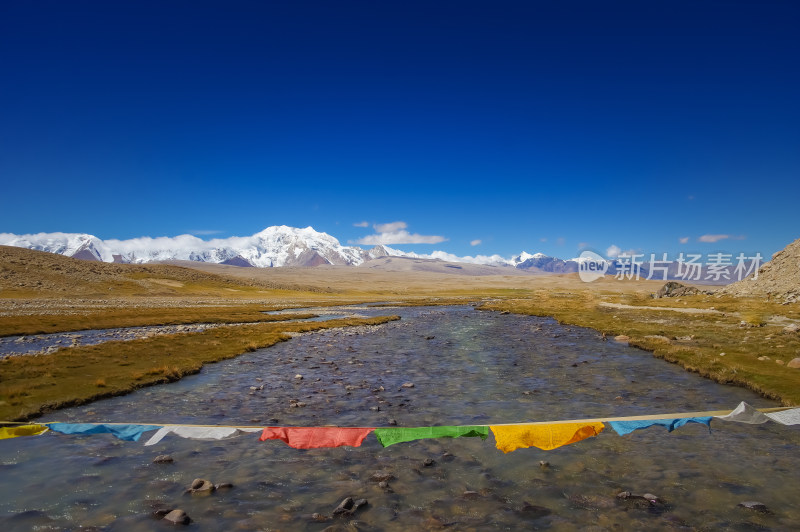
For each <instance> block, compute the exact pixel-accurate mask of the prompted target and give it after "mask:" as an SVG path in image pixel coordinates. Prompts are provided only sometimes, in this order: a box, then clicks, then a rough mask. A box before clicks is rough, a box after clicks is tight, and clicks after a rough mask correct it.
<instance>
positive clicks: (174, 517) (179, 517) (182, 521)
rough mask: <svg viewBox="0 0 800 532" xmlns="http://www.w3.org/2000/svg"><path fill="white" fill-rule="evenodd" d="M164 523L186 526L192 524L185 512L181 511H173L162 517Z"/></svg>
mask: <svg viewBox="0 0 800 532" xmlns="http://www.w3.org/2000/svg"><path fill="white" fill-rule="evenodd" d="M164 521H166V522H168V523H172V524H173V525H188V524H189V523H191V522H192V520H191V519H190V518H189V516H188V515H186V512H184V511H183V510H179V509H175V510H172V511H171V512H170V513H168V514H167V515H165V516H164Z"/></svg>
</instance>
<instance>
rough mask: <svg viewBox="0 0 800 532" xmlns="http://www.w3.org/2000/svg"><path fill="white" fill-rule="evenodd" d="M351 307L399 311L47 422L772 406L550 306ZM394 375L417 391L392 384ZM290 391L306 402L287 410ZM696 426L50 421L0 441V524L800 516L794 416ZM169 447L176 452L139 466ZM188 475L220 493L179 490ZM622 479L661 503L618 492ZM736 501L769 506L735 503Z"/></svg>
mask: <svg viewBox="0 0 800 532" xmlns="http://www.w3.org/2000/svg"><path fill="white" fill-rule="evenodd" d="M358 313H359V314H365V315H377V314H390V313H396V314H399V315H401V316H402V318H403V319H402V320H401V321H397V322H392V323H389V324H386V325H383V326H379V327H374V328H369V329H364V328H358V329H340V330H330V331H323V332H319V333H311V334H306V335H302V336H299V337H296V338H294V339H292V340H290V341H288V342H283V343H281V344H279V345H276V346H274V347H271V348H268V349H262V350H259V351H256V352H253V353H249V354H246V355H243V356H241V357H238V358H236V359H234V360H230V361H226V362H222V363H218V364H213V365H210V366H207V367H206V368H204V370H203V371H202V372H201V373H200V374H198V375H195V376H192V377H188V378H185V379H183V380H181V381H179V382H177V383H174V384H169V385H162V386H157V387H152V388H147V389H144V390H141V391H139V392H136V393H133V394H130V395H128V396H125V397H119V398H114V399H109V400H104V401H100V402H97V403H93V404H91V405H87V406H84V407H79V408H71V409H66V410H62V411H59V412H56V413H53V414H51V415H50V416H49V417H47V418H46V419H45V420H46V421H55V420H58V421H72V422H79V421H88V422H98V421H108V422H143V423H156V424H167V423H196V424H220V425H222V424H238V425H261V426H265V425H275V424H277V425H288V426H294V425H299V426H314V425H326V424H338V425H342V426H387V425H388V424H389V423H390V420H394V421H396V423H397V424H398V426H426V425H455V424H490V423H512V422H520V421H547V420H561V419H577V418H588V417H603V416H621V415H641V414H655V413H662V412H663V413H672V412H691V411H701V410H715V409H728V408H730V409H732V408H733V407H735V406H736V405H737V404H738V402H739V401H742V400H744V401H747V402H749V403H750V404H753V405H754V406H758V407H769V406H777V405H776V404H775V403H773V402H771V401H767V400H765V399H761V398H759V397H758V396H756V395H755V394H753V393H751V392H749V391H747V390H744V389H740V388H734V387H726V386H722V385H719V384H715V383H713V382H711V381H708V380H706V379H703V378H700V377H698V376H696V375H694V374H690V373H688V372H685V371H683V370H681V369H680V368H678V367H677V366H674V365H671V364H669V363H666V362H663V361H661V360H657V359H654V358H653V357H652V356H651V355H650V354H649V353H647V352H644V351H641V350H637V349H634V348H630V347H628V346H626V345H622V344H618V343H615V342H604V341H602V340H601V338H600V335H599V334H598V333H597V332H595V331H592V330H589V329H582V328H578V327H570V326H561V325H559V324H557V323H556V322H555V321H553V320H551V319H546V318H537V317H528V316H515V315H500V314H497V313H489V312H479V311H475V310H473V309H472V308H470V307H448V308H398V309H363V308H360V309H358ZM297 374H302V375H303V379H302V380H301V379H295V375H297ZM406 382H413V383H414V387H413V388H401V385H402V384H403V383H406ZM262 385H263V389H259V388H261V387H262ZM381 386H382V387H383V391H380V387H381ZM251 387H255V388H256V389H255V390H253V389H251ZM348 388H349V389H348ZM297 401H300V402H303V403H306V405H307V406H305V407H301V408H298V407H293V406H292V403H293V402H294V403H296V402H297ZM711 428H712V430H711V431H710V432H709V430H708V428H706V427H705V426H701V425H696V424H690V425H688V426H686V427H683V428H680V429H678V430H676V431H675V432H672V433H667V432H666V430H665V429H663V428H661V427H653V428H650V429H647V430H641V431H637V432H635V433H633V434H630V435H628V436H625V437H620V436H617V435H616V433H614V432H613V430H612V429H611V428H610V427H607V428H606V431H605V432H603V433H602V434H600V435H599V436H598V437H596V438H590V439H588V440H584V441H582V442H579V443H576V444H573V445H570V446H566V447H561V448H559V449H555V450H552V451H541V450H539V449H536V448H530V449H522V450H517V451H514V452H513V453H509V454H503V453H502V452H501V451H499V450H497V449H496V448H495V447H494V442H493V438H492V437H491V436H490V437H489V439H488V440H486V441H481V440H480V439H478V438H469V439H461V440H422V441H418V442H410V443H401V444H397V445H394V446H391V447H387V448H385V449H384V448H382V447H381V446H380V444H378V443H377V441H376V440H375V438H374V436H369V437H368V438H367V439H366V440H365V441H364V444H363V445H362V446H361V447H359V448H348V447H340V448H336V449H318V450H296V449H292V448H289V447H288V446H286V445H285V444H284V443H283V442H280V441H274V440H273V441H267V442H259V441H258V438H257V435H253V434H246V435H242V436H239V437H236V438H232V439H229V440H221V441H192V440H184V439H181V438H178V437H175V436H167V437H166V438H165V439H163V440H162V441H161V442H160V443H158V444H157V445H155V446H152V447H144V446H143V442H144V441H146V439H147V438H148V437H149V435H148V434H152V433H146V434H145V435H144V436H143V438H142V440H140V441H139V442H123V441H120V440H117V439H115V438H114V437H113V436H111V435H107V434H104V435H94V436H69V435H62V434H54V433H48V434H45V435H43V436H40V437H30V438H16V439H12V440H4V441H2V442H0V527H2V528H3V529H4V530H30V529H37V527H38V529H40V530H51V529H57V530H60V529H74V528H78V527H80V526H83V527H96V528H97V529H100V530H114V531H116V530H121V531H122V530H124V531H128V530H154V529H155V530H158V529H165V530H166V529H169V525H168V524H167V523H164V522H159V521H156V520H155V519H154V518H153V517H151V513H152V511H153V510H154V509H158V508H161V507H170V508H174V507H177V508H181V509H183V510H185V511H186V512H187V513H188V514H189V515H190V516H191V518H192V520H193V523H192V525H191V526H190V528H191V529H194V530H323V529H325V528H326V527H329V526H332V525H333V526H334V527H338V528H337V529H341V530H414V529H423V530H427V529H430V530H437V529H449V530H485V529H506V530H516V529H540V528H541V529H544V528H551V529H555V530H575V529H582V530H645V529H647V530H660V529H663V530H681V529H682V530H691V529H700V530H719V529H728V530H791V529H797V528H798V526H799V525H800V505H798V504H797V500H798V497H799V496H800V483H798V480H797V479H798V478H800V471H799V469H800V468H798V467H797V461H796V457H797V451H798V444H799V443H800V429H799V428H798V427H786V426H781V425H777V424H774V423H768V424H765V425H760V426H752V425H745V424H739V423H724V422H721V421H716V422H712V425H711ZM165 453H168V454H170V455H171V456H172V457H173V458H174V460H175V461H174V463H172V464H154V463H152V461H153V458H154V457H155V456H156V455H160V454H165ZM426 459H432V460H433V463H432V465H424V463H425V461H426ZM540 461H547V462H549V467H541V466H540V463H539V462H540ZM428 464H430V461H428ZM377 471H382V472H389V473H391V476H392V477H393V478H392V479H391V480H389V481H388V486H385V487H381V485H379V484H378V483H377V482H374V481H372V480H371V479H370V477H371V476H372V475H373V473H375V472H377ZM194 478H205V479H209V480H211V481H212V482H214V483H223V482H230V483H233V485H234V487H233V488H232V489H229V490H224V491H222V490H221V491H217V492H216V493H213V494H212V495H210V496H207V497H197V496H192V495H188V494H184V490H185V489H186V488H187V487H188V486H189V485H190V484H191V482H192V480H193V479H194ZM625 490H627V491H631V492H635V493H646V492H649V493H653V494H655V495H657V496H658V497H659V498H660V499H661V500H662V501H663V503H662V504H658V505H653V506H651V505H648V504H644V505H643V504H640V502H641V501H639V502H637V501H631V500H628V501H625V500H619V499H617V498H616V494H617V493H618V492H620V491H625ZM348 496H350V497H353V498H365V499H367V500H368V501H369V504H368V505H367V506H366V507H365V508H363V509H360V510H359V511H358V512H357V513H356V515H355V516H354V517H352V518H336V519H331V520H329V521H326V522H318V521H316V520H313V519H312V518H311V517H310V516H311V514H313V513H318V514H322V515H330V514H331V512H332V510H333V509H334V508H335V507H336V505H337V504H338V503H339V502H340V501H341V500H342V499H343V498H344V497H348ZM743 501H759V502H762V503H764V504H766V505H767V506H768V508H769V509H770V513H766V514H762V513H757V512H754V511H752V510H747V509H744V508H739V507H737V504H738V503H740V502H743Z"/></svg>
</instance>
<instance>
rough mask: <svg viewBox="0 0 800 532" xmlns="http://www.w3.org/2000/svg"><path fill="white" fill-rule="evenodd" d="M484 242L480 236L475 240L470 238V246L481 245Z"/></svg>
mask: <svg viewBox="0 0 800 532" xmlns="http://www.w3.org/2000/svg"><path fill="white" fill-rule="evenodd" d="M482 243H483V240H481V239H480V238H476V239H475V240H470V242H469V245H470V246H480V245H481V244H482Z"/></svg>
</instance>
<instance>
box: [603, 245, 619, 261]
mask: <svg viewBox="0 0 800 532" xmlns="http://www.w3.org/2000/svg"><path fill="white" fill-rule="evenodd" d="M620 253H622V248H620V247H619V246H616V245H614V244H611V245H610V246H608V249H606V257H608V258H609V259H613V258H615V257H617V256H618V255H619V254H620Z"/></svg>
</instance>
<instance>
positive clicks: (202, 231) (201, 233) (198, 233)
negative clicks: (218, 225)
mask: <svg viewBox="0 0 800 532" xmlns="http://www.w3.org/2000/svg"><path fill="white" fill-rule="evenodd" d="M220 233H224V231H219V230H217V229H200V230H198V231H190V232H189V234H190V235H195V236H210V235H218V234H220Z"/></svg>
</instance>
